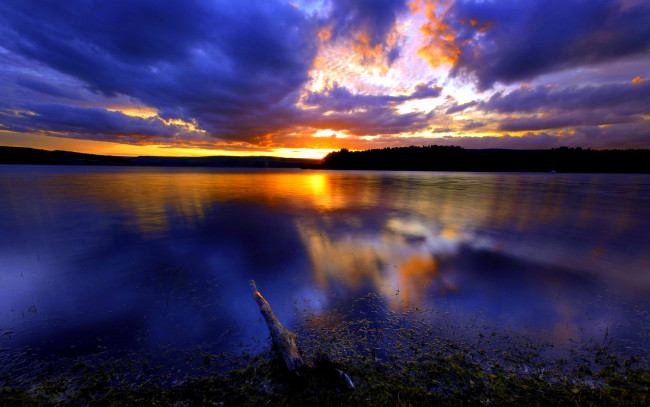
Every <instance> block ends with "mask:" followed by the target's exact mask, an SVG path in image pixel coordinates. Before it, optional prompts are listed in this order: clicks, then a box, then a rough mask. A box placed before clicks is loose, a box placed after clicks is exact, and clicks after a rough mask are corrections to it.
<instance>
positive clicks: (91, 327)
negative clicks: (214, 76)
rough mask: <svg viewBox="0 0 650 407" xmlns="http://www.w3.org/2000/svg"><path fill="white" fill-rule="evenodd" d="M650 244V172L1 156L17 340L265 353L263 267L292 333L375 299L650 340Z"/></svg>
mask: <svg viewBox="0 0 650 407" xmlns="http://www.w3.org/2000/svg"><path fill="white" fill-rule="evenodd" d="M649 243H650V176H647V175H601V174H597V175H591V174H589V175H586V174H571V175H563V174H557V175H550V174H473V173H414V172H397V173H389V172H324V171H323V172H321V171H302V170H247V169H241V170H239V169H237V170H220V169H162V168H93V167H60V166H56V167H48V166H0V334H1V335H0V352H3V353H4V354H5V355H6V354H9V353H11V352H13V351H15V350H17V349H21V350H25V349H27V350H29V353H30V354H31V355H32V356H31V357H33V358H43V359H47V358H55V359H56V358H63V357H71V356H76V355H85V354H93V353H97V352H116V353H119V352H122V351H128V352H154V351H155V350H156V349H161V347H162V348H164V347H168V348H170V347H171V348H175V349H189V348H193V347H197V346H201V347H202V349H204V350H205V351H207V352H220V351H223V350H232V348H233V347H236V346H239V347H241V348H244V349H253V350H254V349H258V348H259V347H261V346H265V345H266V338H267V336H268V334H267V331H266V327H265V326H264V325H263V323H262V322H261V321H260V315H259V311H258V309H257V308H256V305H255V303H254V301H253V300H252V296H251V290H250V287H249V280H251V279H254V280H255V281H256V282H257V285H258V287H259V288H260V290H261V291H262V293H263V294H264V295H265V296H266V297H267V299H268V300H269V302H270V303H271V305H272V306H273V307H274V308H275V309H276V311H277V312H278V314H279V316H280V318H281V319H282V320H283V321H284V323H285V325H287V326H289V327H290V328H292V329H294V328H296V327H297V326H299V325H300V324H301V322H303V321H301V319H300V314H296V313H295V312H294V311H295V309H296V306H297V305H296V304H300V306H301V307H304V306H307V307H308V308H309V309H310V310H311V312H312V313H315V314H318V315H326V314H327V313H328V312H329V311H330V307H331V305H332V303H333V301H335V299H336V301H337V302H338V303H341V302H344V303H345V301H349V302H353V301H354V300H355V299H356V298H358V297H361V296H363V295H366V294H368V293H376V294H377V295H378V297H377V298H379V299H380V301H381V302H382V304H383V305H384V306H385V307H386V308H387V309H390V310H392V311H394V312H401V311H403V310H408V309H413V308H420V309H429V310H436V312H439V313H442V314H444V315H447V318H450V317H451V318H455V317H457V319H458V321H460V323H462V322H463V321H469V320H473V321H476V320H477V319H478V320H480V321H483V322H484V323H488V324H490V326H493V327H496V328H500V329H509V330H512V331H513V332H518V333H522V334H526V335H529V336H532V337H535V338H538V339H540V340H544V341H549V342H551V343H554V344H560V345H561V344H566V343H571V342H575V341H596V342H597V341H600V340H603V338H608V337H609V338H615V339H616V340H617V341H620V342H621V343H626V344H629V347H628V349H636V347H640V348H643V347H644V346H647V345H648V344H649V343H650V341H649V340H648V338H649V335H650V333H649V329H650V328H649V326H650V324H649V320H650V317H649V316H648V312H649V311H650V300H649V298H650V249H649ZM442 314H440V315H442ZM458 321H457V322H458ZM631 352H634V351H633V350H631Z"/></svg>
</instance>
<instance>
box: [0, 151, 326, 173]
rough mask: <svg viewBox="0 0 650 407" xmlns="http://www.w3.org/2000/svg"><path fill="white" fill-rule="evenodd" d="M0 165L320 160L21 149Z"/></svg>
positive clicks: (308, 163)
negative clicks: (107, 153) (167, 155)
mask: <svg viewBox="0 0 650 407" xmlns="http://www.w3.org/2000/svg"><path fill="white" fill-rule="evenodd" d="M0 164H49V165H129V166H134V165H136V166H155V167H253V168H300V167H303V168H308V167H309V168H314V167H318V166H319V165H320V160H312V159H301V158H281V157H267V156H258V157H232V156H212V157H148V156H141V157H115V156H110V155H96V154H84V153H73V152H70V151H47V150H38V149H35V148H24V147H1V146H0Z"/></svg>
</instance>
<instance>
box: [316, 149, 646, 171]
mask: <svg viewBox="0 0 650 407" xmlns="http://www.w3.org/2000/svg"><path fill="white" fill-rule="evenodd" d="M323 168H328V169H350V170H351V169H359V170H417V171H490V172H551V171H556V172H605V173H650V150H591V149H582V148H580V147H577V148H568V147H560V148H554V149H550V150H501V149H488V150H466V149H464V148H462V147H456V146H437V145H433V146H424V147H415V146H413V147H398V148H384V149H377V150H365V151H348V150H346V149H342V150H340V151H337V152H332V153H330V154H328V155H327V156H326V157H325V158H324V159H323Z"/></svg>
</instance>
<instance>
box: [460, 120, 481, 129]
mask: <svg viewBox="0 0 650 407" xmlns="http://www.w3.org/2000/svg"><path fill="white" fill-rule="evenodd" d="M483 126H485V123H483V122H469V123H467V124H465V125H464V126H463V127H462V129H463V131H469V130H474V129H478V128H481V127H483Z"/></svg>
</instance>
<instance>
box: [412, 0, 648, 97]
mask: <svg viewBox="0 0 650 407" xmlns="http://www.w3.org/2000/svg"><path fill="white" fill-rule="evenodd" d="M443 3H444V2H443ZM428 17H429V21H428V23H427V25H425V27H423V31H424V32H425V34H427V35H428V44H427V45H426V46H425V47H423V48H422V50H421V51H422V52H421V53H422V55H424V56H425V57H428V58H429V60H430V61H431V63H432V65H437V64H438V63H439V62H438V61H439V60H440V59H442V61H441V62H442V63H444V62H450V63H452V64H453V69H452V71H451V75H452V76H468V77H472V78H474V79H475V80H476V83H477V86H478V88H479V90H486V89H489V88H490V87H492V85H494V84H495V83H497V82H500V83H504V84H511V83H516V82H520V81H528V80H532V79H534V78H535V77H537V76H539V75H542V74H545V73H551V72H556V71H560V70H565V69H569V68H575V67H579V66H585V65H592V64H597V63H601V62H607V61H613V60H617V59H620V58H624V57H628V56H633V55H640V54H642V53H644V52H647V51H648V50H649V49H650V4H649V3H647V2H642V1H639V2H629V1H619V0H591V1H560V0H529V1H516V0H506V1H498V2H486V1H479V0H457V1H455V2H454V3H453V4H451V6H449V8H448V9H447V10H446V11H445V12H444V13H438V14H435V13H433V9H432V8H429V14H428Z"/></svg>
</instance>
